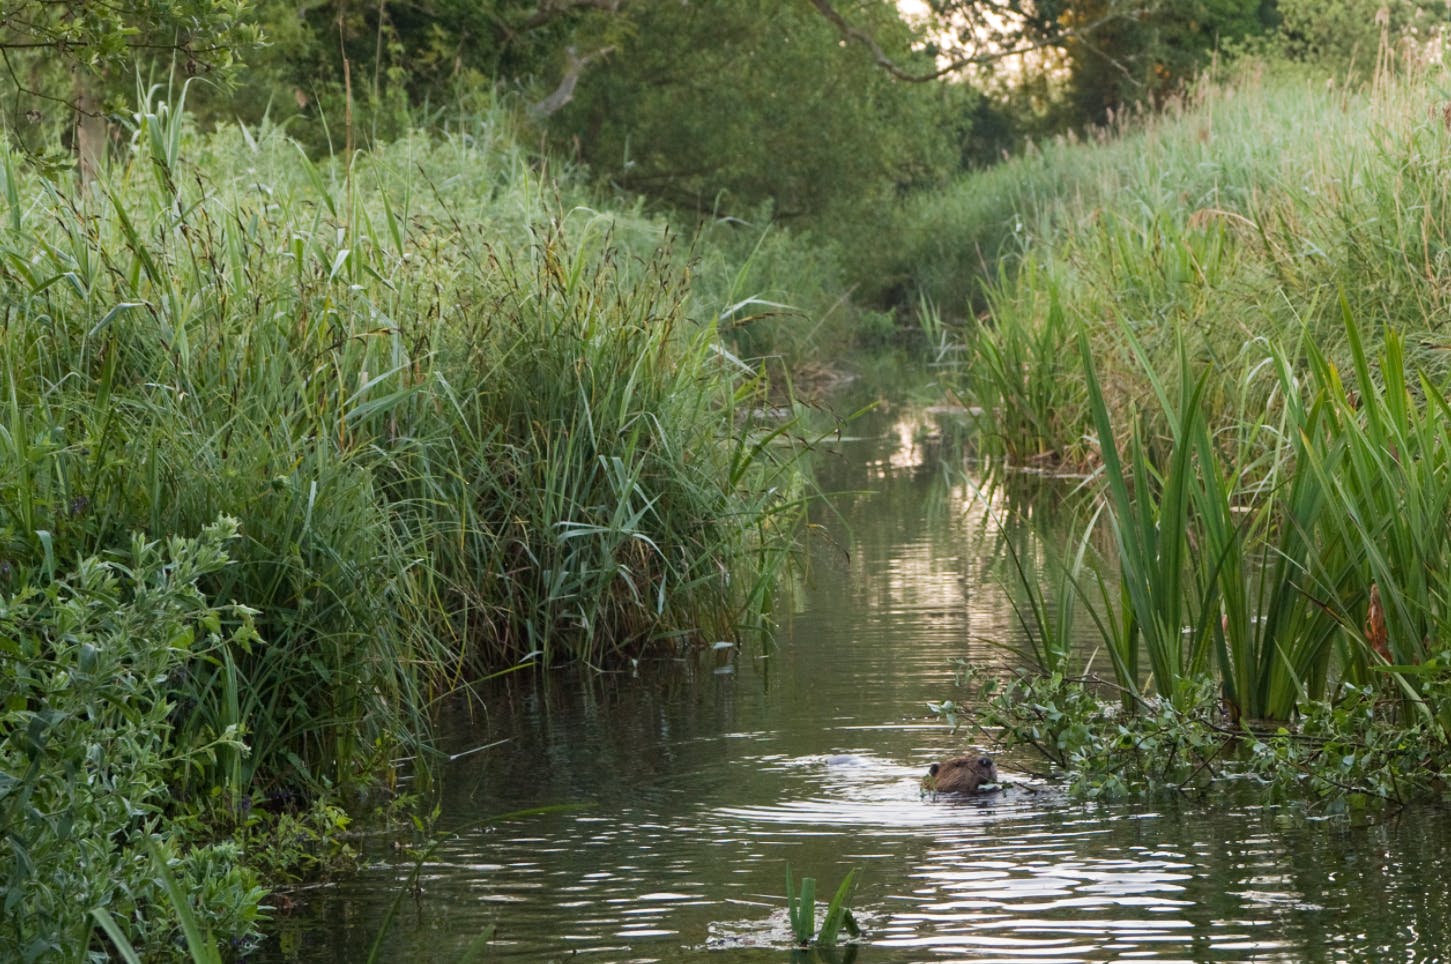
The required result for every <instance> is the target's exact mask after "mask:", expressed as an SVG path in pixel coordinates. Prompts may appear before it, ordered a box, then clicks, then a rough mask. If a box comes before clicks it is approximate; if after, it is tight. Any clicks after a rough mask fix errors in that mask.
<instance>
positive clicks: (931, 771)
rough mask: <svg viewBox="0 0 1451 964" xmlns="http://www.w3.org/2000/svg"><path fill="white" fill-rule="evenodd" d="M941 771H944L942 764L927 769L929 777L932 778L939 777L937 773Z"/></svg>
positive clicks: (935, 764)
mask: <svg viewBox="0 0 1451 964" xmlns="http://www.w3.org/2000/svg"><path fill="white" fill-rule="evenodd" d="M941 769H942V764H940V763H934V764H932V765H931V766H930V767H928V768H927V775H928V776H930V777H935V776H937V771H938V770H941Z"/></svg>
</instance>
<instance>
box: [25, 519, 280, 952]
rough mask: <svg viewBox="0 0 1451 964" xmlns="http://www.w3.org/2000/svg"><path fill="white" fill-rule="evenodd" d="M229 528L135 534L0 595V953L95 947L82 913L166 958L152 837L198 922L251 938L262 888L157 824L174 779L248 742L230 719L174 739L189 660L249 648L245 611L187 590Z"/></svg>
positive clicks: (170, 919) (164, 908) (165, 910)
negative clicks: (113, 548) (127, 542)
mask: <svg viewBox="0 0 1451 964" xmlns="http://www.w3.org/2000/svg"><path fill="white" fill-rule="evenodd" d="M236 535H237V524H236V522H235V521H234V520H231V519H223V520H221V521H219V522H217V523H215V524H213V525H211V526H208V527H207V528H206V529H205V530H204V531H203V532H202V534H201V535H200V536H199V537H198V538H196V539H181V538H176V537H173V538H170V539H168V540H166V541H165V543H164V544H163V543H156V542H146V541H144V540H143V539H142V538H141V537H139V536H137V537H134V538H133V539H132V542H131V548H130V551H129V553H126V554H124V555H119V556H113V557H111V558H101V557H95V556H92V557H88V558H86V559H84V560H82V561H81V562H79V563H78V564H77V566H76V568H75V570H74V571H73V572H72V573H70V574H68V575H65V576H63V577H58V578H54V579H38V580H36V581H35V582H33V583H30V584H27V585H23V586H20V587H19V588H17V589H15V590H13V591H11V592H10V593H9V594H8V595H6V596H5V597H4V598H3V599H0V661H3V665H0V670H3V676H0V687H3V688H0V826H3V827H4V828H5V847H4V850H3V854H0V879H3V880H4V881H5V891H4V908H5V913H4V914H3V915H0V921H3V923H0V958H4V959H5V960H17V961H37V960H50V959H75V958H76V957H78V956H79V955H80V953H81V952H82V951H83V950H84V949H85V948H87V947H90V948H92V949H93V950H95V949H100V948H102V947H104V944H102V943H99V937H98V936H96V935H93V934H92V918H91V911H92V910H94V909H96V908H103V909H105V910H106V911H107V912H108V913H109V914H110V915H111V916H112V917H113V918H114V919H116V920H118V921H119V922H120V923H121V926H122V929H123V932H124V933H126V935H127V937H128V939H129V940H130V941H131V943H133V944H135V945H137V946H138V947H142V948H145V949H146V951H147V953H148V956H155V955H160V954H165V953H167V951H168V949H169V948H170V947H171V946H172V941H173V938H174V936H175V934H176V928H177V926H178V920H177V918H176V916H175V912H174V908H173V907H171V905H170V904H169V903H168V898H167V897H166V895H165V889H164V885H163V882H162V879H161V877H160V875H158V874H157V873H156V868H155V866H154V865H153V863H152V857H151V855H150V853H149V851H148V849H147V847H146V846H145V845H144V844H145V841H146V840H147V839H148V838H150V837H152V836H154V835H155V836H158V837H159V838H160V842H161V843H162V844H163V846H162V848H161V850H160V851H159V853H160V854H161V855H162V856H163V857H164V859H166V860H167V861H168V863H169V864H170V865H171V872H172V873H173V874H174V875H175V876H176V877H177V878H178V879H179V880H180V881H181V882H182V885H183V889H184V890H185V892H186V893H189V894H191V895H193V899H194V900H195V902H196V904H197V905H198V907H199V909H200V910H201V912H202V913H203V914H204V916H205V919H206V920H207V922H208V924H209V926H210V928H211V929H212V931H213V932H214V933H216V934H218V935H222V936H224V937H244V936H245V935H247V934H248V933H249V932H251V930H252V928H253V926H254V924H255V922H256V920H257V915H258V903H259V901H260V900H261V898H262V895H263V892H262V890H261V889H260V888H259V887H258V886H257V882H256V880H255V878H254V877H253V876H252V875H251V874H250V873H249V872H247V871H245V870H242V869H240V866H239V862H240V853H239V851H238V850H237V848H236V847H235V846H234V845H232V844H229V843H223V844H217V845H215V846H210V847H199V848H193V849H190V850H187V851H186V852H184V853H179V852H178V841H175V840H174V839H173V837H172V835H171V834H170V833H169V831H167V830H166V829H165V827H164V823H163V818H164V816H165V810H166V808H167V805H168V803H169V801H170V799H171V795H170V791H169V784H171V783H173V782H176V781H177V780H178V777H179V775H180V774H183V773H184V772H185V771H187V770H189V769H191V768H193V767H197V766H208V765H211V764H213V763H214V762H215V761H216V759H217V757H218V756H220V755H223V754H227V753H241V752H245V749H246V747H245V746H244V745H243V744H242V742H241V740H242V736H243V733H242V727H241V726H240V725H230V726H227V727H226V728H224V729H221V730H219V731H214V732H210V733H208V734H206V736H207V739H206V741H205V742H199V743H197V744H194V745H190V746H180V745H178V743H177V742H176V740H175V739H174V732H175V722H176V714H177V706H176V705H175V704H174V703H173V702H172V700H171V698H170V695H171V690H172V689H173V686H174V681H175V680H176V678H177V676H178V674H183V673H185V672H186V671H187V667H188V665H189V664H192V663H194V662H201V663H205V662H207V661H209V660H212V659H215V658H216V656H217V654H218V653H219V652H221V651H222V650H223V648H224V647H239V648H248V647H251V646H253V645H261V643H260V640H258V639H257V637H256V635H255V633H254V631H253V628H252V613H251V611H250V610H247V609H246V608H244V607H240V606H214V605H212V604H210V603H209V602H208V601H207V599H206V598H205V597H204V596H203V594H202V592H201V590H200V589H199V588H198V582H199V580H201V579H203V578H205V577H207V576H209V575H212V574H215V573H217V572H219V571H220V570H222V569H223V568H224V567H225V566H226V565H227V562H228V557H227V552H226V546H227V544H228V543H229V542H231V541H232V540H234V539H235V538H236Z"/></svg>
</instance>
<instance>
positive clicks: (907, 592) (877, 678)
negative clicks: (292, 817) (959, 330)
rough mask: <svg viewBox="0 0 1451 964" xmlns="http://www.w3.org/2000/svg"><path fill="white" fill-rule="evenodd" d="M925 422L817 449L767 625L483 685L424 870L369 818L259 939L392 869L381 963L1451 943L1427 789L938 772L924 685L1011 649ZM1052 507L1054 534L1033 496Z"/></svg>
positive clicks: (1316, 955)
mask: <svg viewBox="0 0 1451 964" xmlns="http://www.w3.org/2000/svg"><path fill="white" fill-rule="evenodd" d="M936 424H937V422H936V416H934V415H933V414H931V413H929V412H928V411H926V410H923V409H920V408H912V407H901V408H896V409H892V410H881V411H878V412H874V413H872V414H870V415H868V416H865V417H864V418H862V419H860V420H858V421H856V422H853V423H851V424H850V425H849V426H848V427H847V429H846V431H848V432H849V433H850V437H848V438H844V439H842V440H840V441H838V442H835V443H833V444H831V445H830V446H828V447H827V451H826V452H824V453H823V455H822V456H821V457H820V458H819V460H818V463H817V466H818V474H819V478H820V481H821V483H822V486H823V488H824V489H826V490H827V491H828V492H831V493H834V497H833V499H832V505H833V506H834V510H835V511H834V513H831V514H823V515H822V516H821V518H820V520H819V521H820V523H821V529H820V530H819V532H818V534H816V535H814V536H813V538H812V545H813V550H812V557H811V562H810V565H809V566H808V567H807V571H806V572H805V573H804V574H803V575H802V576H801V577H800V580H799V582H800V584H799V586H798V587H797V589H796V592H795V593H794V594H793V598H792V600H791V602H790V606H789V608H790V610H791V611H790V612H789V614H787V615H786V616H785V618H784V620H783V622H784V628H783V631H782V633H781V639H780V644H779V645H778V646H777V647H776V648H774V649H772V650H770V651H766V652H762V651H760V650H759V649H755V648H751V647H747V648H745V649H744V650H742V651H739V652H738V651H736V650H735V649H721V650H720V651H718V652H717V653H716V654H714V658H706V659H705V660H694V661H691V662H678V663H677V662H671V661H666V662H664V663H663V664H660V665H642V666H640V667H636V668H634V669H633V670H630V669H627V670H624V671H621V672H616V673H608V674H603V675H601V674H579V675H564V674H554V675H549V676H542V675H541V676H534V675H526V674H522V673H520V674H514V675H512V676H509V677H504V678H501V679H499V680H495V681H492V682H491V683H490V684H489V686H488V688H486V690H485V691H484V694H483V695H484V699H483V700H482V707H483V708H481V707H480V705H479V704H477V703H476V704H473V705H472V706H469V705H465V704H459V705H458V706H457V707H455V708H454V709H453V710H452V711H451V712H450V713H449V714H448V715H447V717H446V719H445V725H444V738H445V745H446V746H447V747H448V748H449V749H450V750H451V751H452V752H455V753H459V754H461V755H460V756H459V757H458V758H457V759H455V760H453V761H452V762H450V763H448V764H446V765H444V766H443V768H442V772H441V774H440V783H441V787H442V790H441V793H442V798H441V808H442V809H441V815H440V817H439V819H438V823H437V827H436V830H437V831H438V832H439V833H440V834H441V835H444V837H443V840H442V842H441V843H440V844H439V846H438V847H437V848H436V849H435V850H434V851H433V852H431V853H430V854H429V855H428V856H427V858H426V859H425V860H424V861H423V863H422V865H421V867H420V868H419V874H418V887H417V888H416V890H415V889H411V888H410V887H409V884H408V881H409V878H410V875H411V874H412V873H413V872H414V868H415V861H414V859H413V858H412V857H410V856H409V855H408V854H407V853H406V852H404V851H402V850H399V849H397V848H394V847H392V846H389V845H388V844H387V842H385V841H377V842H374V843H370V844H369V845H367V846H366V847H365V853H364V860H363V864H362V866H361V868H360V869H359V870H358V871H357V872H356V873H353V874H350V875H348V876H346V877H345V878H343V879H340V880H332V881H329V882H327V883H325V884H321V885H316V886H312V887H308V888H304V889H302V890H299V891H297V892H295V893H294V894H293V898H294V900H295V901H296V902H297V904H298V907H297V909H296V910H294V911H292V912H291V913H288V914H283V915H279V916H278V917H277V918H276V919H275V921H274V922H273V923H272V924H271V925H269V931H270V937H269V940H268V942H267V944H266V946H264V947H263V948H262V949H261V951H260V952H259V954H257V955H256V956H255V958H254V959H257V960H268V961H273V960H276V961H300V962H323V961H328V962H333V961H336V962H348V964H353V962H358V961H363V960H365V959H366V958H367V956H368V953H369V949H370V947H371V946H372V945H373V942H374V939H375V937H376V936H377V935H378V934H379V931H380V928H381V927H382V925H383V922H384V920H385V919H386V918H387V916H388V914H389V912H390V907H393V906H394V905H395V898H397V897H398V895H399V894H400V893H402V894H403V896H402V898H401V900H397V901H396V912H395V914H394V916H393V918H392V920H391V922H390V923H389V926H388V927H387V928H386V931H385V932H384V934H383V937H382V943H381V945H380V948H381V953H380V954H379V959H380V960H388V961H468V960H519V961H550V960H565V959H577V960H581V961H600V962H622V961H639V962H645V961H721V962H735V961H782V960H790V959H792V957H793V956H794V957H795V958H796V959H799V960H810V959H819V960H823V961H826V960H842V961H846V960H852V959H855V960H857V961H864V962H865V961H882V962H885V961H892V962H897V961H904V962H905V961H937V960H958V959H967V960H972V961H1054V962H1063V961H1089V960H1093V961H1098V960H1118V959H1130V958H1131V959H1142V960H1154V961H1251V960H1253V961H1337V960H1368V959H1382V958H1389V957H1394V958H1398V959H1401V960H1427V959H1435V958H1438V957H1440V956H1442V955H1443V954H1445V953H1447V952H1448V951H1451V898H1448V888H1447V887H1446V885H1445V883H1444V882H1445V881H1447V880H1451V820H1448V815H1447V814H1446V813H1444V812H1442V811H1438V810H1415V811H1407V812H1403V813H1401V814H1399V815H1396V816H1392V817H1387V818H1380V819H1378V820H1376V821H1374V822H1372V823H1370V824H1369V825H1353V824H1352V823H1351V822H1349V821H1347V820H1345V819H1325V820H1318V821H1317V820H1307V819H1305V818H1303V817H1300V816H1291V815H1289V814H1286V813H1282V812H1281V811H1279V810H1277V809H1276V808H1274V807H1269V806H1249V807H1247V806H1243V805H1234V806H1231V805H1227V804H1216V803H1215V802H1213V801H1208V802H1206V801H1197V802H1196V801H1184V802H1181V803H1177V804H1173V805H1169V806H1164V805H1159V806H1148V805H1144V804H1133V803H1127V804H1083V803H1078V802H1075V801H1072V800H1069V799H1068V798H1067V797H1066V796H1065V795H1064V794H1063V793H1062V791H1061V790H1059V789H1057V788H1055V787H1053V786H1052V785H1051V784H1049V783H1046V782H1044V781H1042V780H1040V779H1038V778H1035V777H1033V776H1031V775H1030V774H1031V771H1032V770H1034V769H1036V768H1041V766H1042V764H1041V763H1040V762H1039V761H1037V760H1035V759H1032V758H1030V757H1026V756H1025V757H1022V758H1015V757H1013V756H1011V755H1008V756H1002V755H1000V756H999V758H998V759H999V767H1000V770H1001V772H1002V776H1003V778H1004V780H1005V782H1007V783H1009V784H1011V785H1010V786H1009V788H1008V789H1007V790H1005V791H1003V792H1001V793H997V794H988V795H985V796H982V797H979V798H973V799H964V800H955V801H949V800H941V799H939V800H934V799H931V798H930V797H925V798H924V796H923V794H922V793H921V791H920V788H919V781H920V779H921V777H922V775H923V774H924V773H925V772H926V768H927V766H928V764H929V763H930V762H931V761H933V760H935V759H941V758H942V757H944V756H946V755H953V754H956V753H958V752H961V751H962V750H963V749H964V748H966V747H968V746H971V745H973V744H972V742H971V740H972V737H971V735H970V734H969V733H968V732H967V731H966V730H964V731H963V732H961V733H959V734H956V735H954V734H953V733H952V732H950V731H949V730H948V729H947V728H946V727H945V726H944V725H943V724H942V723H941V722H939V721H937V720H936V719H934V718H933V717H931V716H930V714H929V713H928V711H927V702H928V701H933V700H941V699H944V698H955V699H959V700H960V699H962V694H961V692H960V691H959V690H957V689H956V688H955V687H954V674H955V666H956V661H958V660H968V661H970V662H972V663H973V664H974V665H976V666H979V667H984V668H987V669H990V670H992V669H996V670H1006V669H1007V668H1009V667H1011V666H1013V665H1015V664H1016V663H1017V662H1018V661H1019V657H1018V656H1016V655H1015V654H1014V653H1013V652H1012V651H1011V649H1010V648H1008V647H1010V646H1012V645H1013V644H1015V643H1017V642H1019V641H1021V639H1022V635H1021V630H1020V629H1019V628H1018V625H1017V620H1016V617H1015V615H1014V611H1013V607H1012V604H1011V599H1010V596H1009V592H1008V590H1007V589H1005V588H1003V586H1002V585H1001V582H1002V579H1001V573H1002V565H1001V547H1000V545H998V544H997V541H996V540H995V539H994V538H993V535H992V534H993V533H994V532H995V531H996V530H995V528H994V526H993V525H992V524H991V519H990V518H989V517H988V511H989V510H988V508H987V503H986V502H985V500H984V498H983V497H982V496H981V495H980V493H978V492H977V490H976V488H975V487H974V486H973V485H972V484H971V483H970V482H969V481H968V480H967V479H965V478H964V477H963V476H962V475H961V474H960V472H948V471H945V470H944V467H943V465H942V462H941V459H940V458H939V450H940V448H941V447H940V446H939V445H938V444H936V443H935V442H934V437H935V435H936V431H935V426H936ZM1053 501H1054V496H1052V495H1051V494H1050V495H1049V496H1048V497H1047V499H1046V500H1045V506H1048V505H1050V504H1051V503H1052V502H1053ZM1044 531H1046V532H1048V533H1049V535H1048V536H1046V537H1045V538H1050V539H1051V538H1059V539H1063V540H1066V539H1067V538H1068V530H1066V529H1064V530H1062V531H1060V532H1058V533H1056V534H1054V532H1053V528H1052V524H1051V520H1050V522H1049V523H1048V524H1045V526H1044ZM1036 538H1037V537H1036V536H1034V535H1032V534H1031V533H1030V534H1028V535H1026V536H1025V537H1024V538H1023V539H1020V540H1018V542H1017V543H1015V544H1016V545H1019V546H1020V547H1023V546H1025V547H1027V550H1026V551H1025V552H1023V553H1022V554H1021V555H1020V558H1026V559H1029V560H1032V559H1040V558H1041V554H1037V553H1034V552H1033V551H1032V547H1033V545H1034V544H1035V539H1036ZM1039 564H1041V563H1039ZM480 747H482V748H483V749H477V752H468V751H471V750H476V748H480ZM520 811H532V812H530V813H525V814H524V815H518V816H513V817H507V815H510V814H518V813H519V812H520ZM390 839H391V838H390ZM788 865H789V866H790V868H791V870H792V872H793V874H795V876H796V877H798V878H800V877H802V876H811V877H814V878H816V879H817V881H818V895H819V898H820V900H821V901H822V903H823V904H824V902H825V901H826V900H827V899H829V898H830V896H831V893H832V891H834V890H835V887H836V885H837V883H838V882H839V881H840V880H841V879H842V878H843V876H844V875H845V874H846V873H847V872H848V871H850V870H851V869H852V868H859V878H858V885H857V888H856V893H855V896H854V898H853V900H852V902H851V906H852V907H853V908H854V910H855V912H856V915H857V918H858V920H859V922H860V924H861V926H862V928H863V930H864V935H863V941H862V943H861V944H860V945H859V946H856V947H853V948H838V949H837V950H836V951H835V952H834V953H822V954H820V955H816V954H812V955H807V954H805V953H804V952H798V953H796V954H795V955H793V953H792V952H790V951H789V950H788V949H787V945H788V944H789V933H788V926H787V923H786V916H785V900H784V897H783V894H784V891H785V873H786V868H787V866H788Z"/></svg>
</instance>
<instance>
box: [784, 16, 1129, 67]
mask: <svg viewBox="0 0 1451 964" xmlns="http://www.w3.org/2000/svg"><path fill="white" fill-rule="evenodd" d="M807 2H808V3H810V4H811V6H812V7H814V8H815V9H816V12H817V13H819V14H821V16H822V17H824V18H826V20H828V21H829V22H830V23H831V24H832V25H833V26H835V27H836V29H837V32H838V33H840V34H841V37H842V39H843V40H845V41H847V42H848V43H855V44H860V45H861V46H863V47H865V48H866V49H867V51H868V52H869V53H870V54H871V56H872V60H873V61H874V62H875V63H876V65H877V66H878V67H880V68H881V69H882V70H884V71H886V72H887V73H888V74H890V75H891V76H892V77H895V78H896V79H897V80H901V81H905V82H907V83H912V84H921V83H927V82H930V81H934V80H941V79H942V78H943V77H946V76H948V75H950V74H955V73H957V72H958V71H960V70H963V69H964V68H967V67H974V66H982V65H985V64H991V63H995V62H997V61H999V60H1004V59H1006V58H1009V57H1016V56H1018V55H1019V54H1026V53H1030V52H1032V51H1034V50H1042V49H1044V48H1046V47H1057V46H1061V45H1062V44H1063V43H1064V41H1066V40H1070V39H1071V40H1077V41H1079V42H1080V43H1084V44H1087V45H1088V46H1090V47H1092V49H1093V50H1094V51H1095V52H1096V53H1098V54H1100V55H1101V56H1104V57H1105V58H1107V59H1108V60H1109V61H1110V62H1112V63H1113V64H1114V65H1115V66H1117V67H1118V68H1119V69H1120V70H1121V71H1123V72H1124V73H1125V74H1128V69H1127V68H1126V67H1124V65H1123V64H1121V63H1119V62H1118V61H1117V60H1114V59H1113V58H1112V57H1108V55H1107V54H1106V53H1104V52H1103V51H1101V50H1099V49H1098V48H1096V47H1093V46H1092V45H1091V44H1089V43H1088V37H1089V36H1090V35H1091V34H1092V33H1093V32H1094V31H1096V30H1098V29H1099V28H1101V27H1103V26H1104V25H1105V24H1108V23H1111V22H1112V21H1114V20H1119V19H1123V18H1126V17H1130V16H1133V15H1135V14H1137V13H1139V12H1141V10H1140V8H1133V9H1129V10H1112V11H1110V12H1109V13H1106V14H1104V15H1103V16H1102V17H1099V18H1098V19H1096V20H1093V21H1090V22H1089V23H1086V24H1083V25H1082V26H1078V27H1073V28H1063V27H1061V26H1058V25H1054V27H1053V28H1052V29H1051V30H1049V31H1047V32H1045V34H1044V35H1043V36H1041V37H1039V38H1037V39H1032V40H1025V41H1023V42H1020V43H1017V44H1011V45H1008V46H1004V47H1000V48H998V49H995V50H985V51H977V52H974V53H970V54H964V55H963V56H961V57H956V58H954V59H953V60H951V61H950V62H948V63H945V64H941V65H939V66H938V67H937V69H935V70H932V71H929V72H927V73H916V72H914V71H910V70H907V69H906V68H904V67H902V66H901V65H900V64H898V63H897V62H896V61H895V60H893V59H892V58H891V57H889V56H888V55H887V52H886V51H885V50H883V49H882V46H881V44H879V43H877V40H876V38H875V37H873V36H872V35H871V34H870V33H868V32H867V31H865V30H862V29H861V28H860V27H855V26H853V25H852V24H850V23H849V22H848V21H847V19H846V18H845V17H843V16H842V15H841V13H840V12H839V11H838V10H837V9H836V8H835V7H834V6H832V4H831V0H807ZM982 6H984V7H986V8H988V9H989V10H991V11H992V12H994V13H999V14H1007V13H1009V12H1010V11H1008V10H1007V8H1004V7H1000V6H999V5H997V4H994V3H991V2H988V3H984V4H982Z"/></svg>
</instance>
